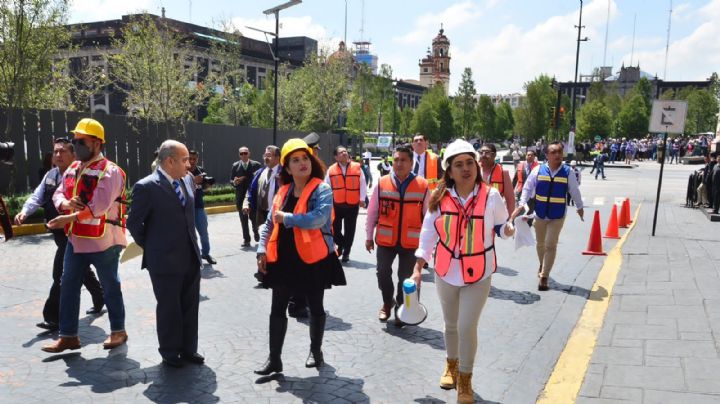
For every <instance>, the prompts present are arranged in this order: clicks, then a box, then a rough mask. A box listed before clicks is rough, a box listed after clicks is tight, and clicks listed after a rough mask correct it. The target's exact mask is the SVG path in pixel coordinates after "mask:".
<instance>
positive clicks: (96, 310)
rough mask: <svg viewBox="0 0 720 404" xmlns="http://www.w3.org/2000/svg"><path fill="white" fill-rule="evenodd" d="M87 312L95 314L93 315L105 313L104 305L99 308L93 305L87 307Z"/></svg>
mask: <svg viewBox="0 0 720 404" xmlns="http://www.w3.org/2000/svg"><path fill="white" fill-rule="evenodd" d="M85 314H93V315H96V316H99V315H101V314H103V309H102V306H100V307H99V308H98V307H91V308H89V309H87V311H85Z"/></svg>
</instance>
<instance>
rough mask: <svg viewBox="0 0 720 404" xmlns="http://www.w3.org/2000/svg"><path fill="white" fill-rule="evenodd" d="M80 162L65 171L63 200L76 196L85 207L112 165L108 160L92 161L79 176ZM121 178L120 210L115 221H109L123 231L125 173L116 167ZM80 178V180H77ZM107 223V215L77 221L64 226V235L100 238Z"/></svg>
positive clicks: (74, 163) (74, 162)
mask: <svg viewBox="0 0 720 404" xmlns="http://www.w3.org/2000/svg"><path fill="white" fill-rule="evenodd" d="M80 164H81V162H80V161H79V160H76V161H73V162H72V163H71V164H70V166H69V167H68V168H67V170H65V177H64V179H63V185H64V186H65V193H64V195H65V199H67V200H70V199H72V198H74V197H76V196H79V197H80V201H82V203H83V204H85V205H87V204H88V203H89V202H90V201H92V199H93V196H94V194H95V188H97V186H98V183H99V182H100V180H101V179H102V177H103V176H104V175H105V172H106V171H107V169H108V167H109V166H110V165H111V164H114V163H112V162H111V161H110V160H108V159H106V158H103V159H100V160H97V161H94V162H92V163H90V164H88V165H87V167H85V168H84V169H83V170H82V171H81V172H80V174H78V169H79V168H80ZM117 168H118V170H119V171H120V174H121V175H122V178H123V187H122V192H121V193H120V201H118V202H120V208H119V212H118V218H117V221H111V222H110V223H111V224H113V225H117V226H121V227H122V228H123V229H125V204H124V202H125V200H126V194H125V171H123V170H122V169H121V168H120V167H117ZM78 177H80V180H78V179H77V178H78ZM107 223H108V219H107V213H105V214H103V215H102V216H100V217H91V218H89V219H85V220H78V221H75V222H71V223H69V224H67V225H65V234H67V235H68V236H69V235H71V234H73V235H75V236H77V237H83V238H101V237H102V236H104V235H105V226H106V224H107Z"/></svg>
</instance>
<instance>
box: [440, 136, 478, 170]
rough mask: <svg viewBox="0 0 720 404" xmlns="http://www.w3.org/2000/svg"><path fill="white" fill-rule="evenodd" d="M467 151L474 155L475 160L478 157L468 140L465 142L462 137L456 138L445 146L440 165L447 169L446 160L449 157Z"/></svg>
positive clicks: (447, 160)
mask: <svg viewBox="0 0 720 404" xmlns="http://www.w3.org/2000/svg"><path fill="white" fill-rule="evenodd" d="M464 153H469V154H472V156H473V157H475V160H477V159H478V155H477V152H476V151H475V149H474V148H473V147H472V145H471V144H470V143H468V142H466V141H465V140H463V139H458V140H456V141H454V142H452V143H450V144H449V145H448V147H447V148H445V154H444V155H443V161H442V166H443V170H446V171H447V169H448V162H449V160H450V158H451V157H453V156H457V155H458V154H464Z"/></svg>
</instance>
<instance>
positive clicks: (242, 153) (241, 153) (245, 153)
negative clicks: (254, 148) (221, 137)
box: [240, 151, 250, 156]
mask: <svg viewBox="0 0 720 404" xmlns="http://www.w3.org/2000/svg"><path fill="white" fill-rule="evenodd" d="M247 154H250V153H248V152H246V151H244V152H240V155H241V156H245V155H247Z"/></svg>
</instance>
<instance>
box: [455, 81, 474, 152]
mask: <svg viewBox="0 0 720 404" xmlns="http://www.w3.org/2000/svg"><path fill="white" fill-rule="evenodd" d="M476 94H477V91H476V90H475V82H474V81H473V79H472V69H470V68H469V67H466V68H465V70H464V71H463V74H462V79H461V80H460V87H459V88H458V92H457V95H456V96H455V105H456V106H457V124H458V130H459V133H458V134H459V135H460V136H462V137H463V138H464V139H468V138H469V137H470V134H471V133H472V131H473V130H474V127H475V121H476V118H477V115H476V113H475V104H476V102H475V95H476Z"/></svg>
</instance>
